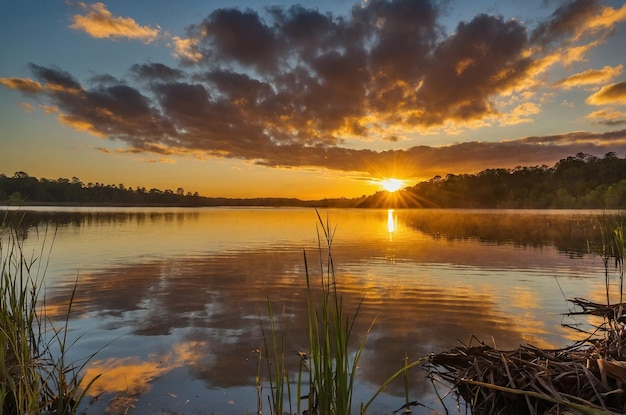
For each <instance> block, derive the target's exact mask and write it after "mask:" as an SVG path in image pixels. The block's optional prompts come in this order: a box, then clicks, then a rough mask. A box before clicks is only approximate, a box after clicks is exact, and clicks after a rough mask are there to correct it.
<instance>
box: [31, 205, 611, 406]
mask: <svg viewBox="0 0 626 415" xmlns="http://www.w3.org/2000/svg"><path fill="white" fill-rule="evenodd" d="M22 211H24V208H22ZM320 214H321V216H322V217H323V219H324V220H327V219H328V220H329V222H330V223H331V227H332V228H333V229H336V231H335V236H334V241H333V249H332V255H333V260H334V263H335V268H336V275H337V279H338V284H339V289H340V290H341V291H342V292H343V296H344V302H345V304H346V307H347V309H348V310H349V311H352V310H354V308H355V307H356V305H357V304H358V302H359V301H360V299H361V298H362V297H363V296H364V304H363V307H362V309H361V314H360V315H359V320H358V321H359V324H357V327H356V329H355V330H356V335H357V336H358V337H359V339H360V337H361V335H363V333H365V331H366V330H367V328H368V326H369V325H370V323H371V322H372V321H373V320H374V319H376V321H375V324H374V327H373V329H372V332H371V333H370V335H369V337H368V339H367V342H366V344H365V352H364V355H363V357H362V360H361V362H360V365H359V387H358V390H359V392H358V394H357V397H356V399H355V402H357V403H359V402H361V401H366V400H368V399H369V397H370V396H371V395H372V394H373V393H374V391H375V390H376V389H377V387H378V386H379V385H381V384H382V383H383V382H384V380H385V379H386V378H387V377H388V376H389V375H390V374H391V373H393V372H395V371H396V370H397V369H399V368H401V367H402V364H403V359H404V356H405V354H407V355H408V357H409V359H411V360H412V359H415V358H418V357H420V356H424V355H426V354H428V353H436V352H441V351H443V350H445V349H448V348H451V347H454V346H456V345H458V344H459V343H458V342H459V341H460V342H463V343H466V344H467V343H469V342H470V341H471V339H472V336H475V337H477V338H478V339H480V340H483V341H485V342H487V343H489V344H493V343H494V342H495V344H496V345H497V346H498V347H500V348H515V347H517V346H518V345H519V344H520V343H532V344H535V345H538V346H544V347H561V346H565V345H568V344H570V343H571V342H572V340H574V339H578V338H579V337H578V334H576V332H574V331H573V330H571V329H568V328H565V327H563V326H562V323H569V324H576V323H581V322H582V321H581V320H573V319H571V318H565V317H563V316H562V314H563V313H566V312H567V311H568V308H569V305H568V303H567V302H566V301H565V297H569V298H571V297H585V298H588V299H592V300H598V301H602V300H603V299H604V298H605V297H606V294H605V290H604V269H603V264H602V261H601V259H600V258H599V257H598V256H595V255H590V254H587V253H586V252H587V240H588V239H592V238H597V237H598V236H599V234H600V231H599V228H598V222H597V220H598V218H599V216H598V215H600V214H599V213H597V212H595V213H594V212H580V211H578V212H572V211H558V212H555V211H548V212H537V211H522V212H516V211H498V212H489V211H446V210H396V211H387V210H322V211H320ZM25 224H26V225H25V226H26V227H27V230H26V231H25V232H24V236H26V248H27V250H32V251H33V252H34V253H35V254H38V253H39V252H40V249H41V246H42V244H44V245H46V246H50V245H51V246H52V250H51V253H50V262H49V265H48V269H47V271H46V273H45V282H46V310H47V312H48V313H49V314H50V315H51V316H57V317H60V316H62V315H63V313H64V312H65V308H66V306H67V301H68V299H69V296H70V293H71V290H72V288H73V285H74V282H76V281H77V284H78V289H77V294H76V299H75V302H74V308H73V313H72V318H71V321H70V328H71V331H70V334H71V336H73V337H72V338H73V339H77V341H76V343H75V345H74V346H73V347H72V349H71V350H70V357H71V358H73V359H80V358H82V357H85V356H88V355H90V354H91V353H93V352H95V351H97V350H99V349H102V350H100V351H99V352H98V353H97V355H96V357H95V358H94V360H93V361H92V362H91V364H90V365H89V367H88V371H87V377H91V376H94V375H95V374H98V373H102V374H103V376H102V378H101V379H100V380H99V381H98V382H97V383H96V384H95V387H94V389H93V390H92V392H94V393H96V394H99V395H100V396H99V399H98V400H96V401H95V402H93V403H92V405H91V407H90V409H89V412H88V413H93V414H99V413H105V412H107V413H114V414H116V413H120V414H122V413H129V414H145V413H167V414H172V413H175V414H182V413H184V414H195V413H203V414H246V413H254V412H255V411H256V408H257V403H256V389H255V376H256V375H257V367H258V357H257V354H256V353H255V350H257V349H259V348H260V347H261V345H262V342H263V340H262V335H261V329H260V325H261V321H264V322H265V323H267V316H268V311H267V298H268V297H269V298H270V300H271V301H272V304H273V308H274V313H275V314H277V320H278V321H279V323H280V326H281V327H282V328H284V329H285V336H286V344H287V349H288V350H293V351H294V353H293V355H291V354H289V355H288V359H292V360H293V362H292V364H293V365H294V367H296V365H297V362H298V356H297V355H296V353H295V351H298V350H303V351H305V350H306V348H307V340H306V336H307V334H306V321H307V320H306V319H307V316H306V298H305V268H304V259H303V253H304V252H305V253H306V255H307V259H308V262H309V268H310V271H311V273H312V275H313V276H314V277H315V276H318V275H319V272H320V270H319V259H320V256H319V252H318V250H317V246H318V238H317V229H318V221H317V216H316V213H315V211H314V210H313V209H282V208H281V209H247V208H246V209H238V208H223V209H222V208H207V209H182V208H180V209H179V208H173V209H156V208H151V209H147V208H132V209H121V208H120V209H113V208H111V209H102V208H101V209H87V208H66V209H63V210H60V209H52V208H40V209H37V210H36V211H33V212H31V211H29V212H27V213H26V219H25ZM335 227H336V228H335ZM53 238H54V242H53V243H51V241H52V239H53ZM46 257H47V255H46ZM612 282H613V283H615V281H614V280H612ZM262 375H263V376H264V375H265V372H263V373H262ZM410 381H411V384H410V388H411V391H410V392H411V399H414V400H418V401H419V402H420V403H422V404H424V405H426V407H417V408H415V409H414V410H413V413H419V414H431V413H434V411H435V410H436V411H442V410H443V409H442V405H441V403H440V401H439V400H438V399H437V397H436V396H435V395H434V393H433V389H432V385H431V383H430V382H429V381H427V380H425V379H424V374H423V373H422V372H420V371H415V372H414V373H413V374H412V376H411V379H410ZM441 391H443V393H445V392H446V391H447V390H446V389H445V387H442V388H441ZM263 393H264V395H267V394H268V390H267V388H265V389H264V391H263ZM403 393H404V389H403V386H402V384H401V383H398V384H392V385H391V386H390V387H389V389H388V390H387V393H386V394H383V395H381V396H380V397H379V398H378V400H377V401H376V403H375V404H374V405H373V406H372V409H371V411H370V413H374V414H376V413H393V411H394V410H396V409H398V408H399V407H401V406H402V404H403V402H404V401H403V399H404V398H403ZM264 400H265V398H264ZM446 402H447V405H449V411H450V413H457V411H458V409H457V408H456V407H455V405H456V404H455V401H454V400H453V399H452V398H449V399H446ZM355 407H357V408H358V405H355ZM429 408H430V409H429ZM264 410H265V411H266V413H267V412H268V411H267V408H265V409H264Z"/></svg>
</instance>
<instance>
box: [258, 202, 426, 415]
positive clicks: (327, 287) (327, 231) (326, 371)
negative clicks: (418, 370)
mask: <svg viewBox="0 0 626 415" xmlns="http://www.w3.org/2000/svg"><path fill="white" fill-rule="evenodd" d="M316 213H317V219H318V226H317V236H318V253H319V280H318V284H319V285H318V286H316V285H315V283H314V278H312V276H311V273H310V269H311V267H310V266H309V263H308V259H307V255H306V251H305V252H304V265H305V273H306V293H307V295H306V302H307V304H306V305H307V316H308V319H307V321H308V341H309V349H308V352H298V355H299V357H300V362H299V365H298V372H297V375H296V380H295V388H296V392H295V394H294V393H292V390H291V384H292V379H290V375H289V371H288V370H287V368H286V364H285V341H284V336H283V333H282V331H280V332H279V330H278V328H277V327H276V325H275V315H274V312H273V310H272V303H271V301H270V299H269V298H268V301H267V304H268V312H269V324H270V328H269V331H266V330H265V328H264V327H263V324H261V330H262V334H263V342H264V356H265V359H266V366H267V376H268V379H269V387H270V395H269V397H268V400H269V405H270V411H271V413H272V414H274V415H283V414H284V413H285V412H288V413H290V414H292V413H294V412H293V407H294V406H295V407H296V412H295V413H297V414H301V413H303V412H304V410H303V408H302V407H301V406H302V402H303V401H304V402H306V408H305V411H306V413H308V414H316V415H347V414H350V413H352V409H353V402H352V401H353V398H354V395H355V383H356V377H357V368H358V363H359V360H360V358H361V355H362V353H363V350H364V348H365V343H366V341H367V338H368V335H369V333H370V331H371V330H372V327H373V326H374V323H375V321H372V322H371V323H370V325H369V327H368V329H367V331H366V332H365V333H364V334H363V335H362V337H361V338H360V339H357V341H354V339H353V338H354V335H355V333H354V329H355V324H356V322H357V320H358V317H359V312H360V310H361V307H362V305H363V300H364V297H363V298H361V300H360V301H359V303H358V304H357V306H356V308H355V310H353V311H352V312H349V311H347V310H346V307H345V305H344V303H343V297H342V294H341V293H340V291H339V290H338V282H337V279H336V275H335V267H334V263H333V258H332V254H331V251H332V244H333V238H334V235H335V230H336V228H333V227H331V225H330V222H329V221H328V219H327V220H326V221H324V220H323V219H322V217H321V216H320V214H319V212H317V210H316ZM355 343H356V346H353V345H354V344H355ZM260 353H261V352H260ZM260 356H261V355H260ZM423 361H424V360H421V359H420V360H417V361H414V362H411V363H409V361H408V358H405V361H404V366H403V367H402V368H400V369H399V370H398V371H397V372H395V373H394V374H392V375H391V376H390V377H389V378H388V379H387V380H386V381H385V382H384V383H383V385H381V386H380V387H379V388H378V390H377V391H376V392H375V393H374V394H373V396H372V397H371V399H369V400H368V401H367V402H364V403H363V402H362V403H360V405H359V411H360V413H361V414H365V413H366V412H367V410H368V408H369V406H370V405H371V404H372V402H373V401H374V400H375V399H376V398H377V397H378V396H379V395H380V394H381V393H382V392H383V391H384V389H385V388H386V387H387V386H388V385H389V384H390V383H391V382H392V381H393V380H394V379H396V378H397V377H400V376H403V377H404V380H405V401H406V406H407V408H408V404H409V390H408V371H409V369H411V368H413V367H415V366H418V365H420V364H421V363H423ZM260 370H261V366H260V365H259V371H260ZM259 379H260V374H259V375H258V376H257V388H259V387H260V383H259V382H260V380H259ZM305 389H307V390H305ZM260 396H261V394H260V393H259V400H260V399H261V398H260ZM294 400H295V401H296V402H294ZM261 407H262V402H259V413H260V412H261ZM285 407H288V410H287V411H285V409H286V408H285Z"/></svg>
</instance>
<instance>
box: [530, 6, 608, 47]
mask: <svg viewBox="0 0 626 415" xmlns="http://www.w3.org/2000/svg"><path fill="white" fill-rule="evenodd" d="M598 10H599V4H598V2H597V1H594V0H576V1H570V2H566V3H564V4H563V5H562V6H560V7H559V8H557V9H556V10H555V11H554V13H552V16H550V19H549V20H547V21H545V22H542V23H540V24H539V25H538V26H537V28H536V29H535V30H534V31H533V34H532V40H533V42H534V43H537V44H539V45H549V44H552V43H555V42H557V41H559V40H560V39H562V38H563V37H564V36H571V35H575V34H576V33H577V32H579V31H580V30H581V28H583V27H584V26H585V25H584V22H585V21H586V19H588V18H589V16H590V15H593V14H597V12H598Z"/></svg>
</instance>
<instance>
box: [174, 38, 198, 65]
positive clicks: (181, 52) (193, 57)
mask: <svg viewBox="0 0 626 415" xmlns="http://www.w3.org/2000/svg"><path fill="white" fill-rule="evenodd" d="M197 44H198V39H194V38H181V37H178V36H174V37H172V43H171V44H169V46H170V47H171V48H173V49H174V52H173V55H174V57H177V58H181V59H187V60H190V61H192V62H198V61H199V60H200V59H202V54H201V53H200V52H198V51H196V50H195V48H196V46H197Z"/></svg>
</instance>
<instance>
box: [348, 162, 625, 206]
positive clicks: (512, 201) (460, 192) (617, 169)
mask: <svg viewBox="0 0 626 415" xmlns="http://www.w3.org/2000/svg"><path fill="white" fill-rule="evenodd" d="M396 193H397V194H396ZM396 193H393V194H388V193H386V192H378V193H376V194H374V195H372V196H369V197H364V198H362V199H361V200H360V201H359V203H357V206H361V207H427V208H433V207H441V208H481V209H495V208H497V209H563V208H568V209H624V208H626V158H619V157H618V156H617V155H616V153H614V152H611V153H607V154H606V155H605V156H604V157H596V156H592V155H589V154H584V153H578V154H576V155H575V156H569V157H567V158H565V159H562V160H560V161H559V162H557V163H556V164H555V165H554V166H553V167H548V166H546V165H542V166H531V167H522V166H518V167H515V168H513V169H486V170H483V171H481V172H479V173H477V174H459V175H455V174H448V175H447V176H445V177H441V176H435V177H433V178H432V179H430V180H428V181H425V182H421V183H418V184H416V185H415V186H412V187H409V188H405V189H404V190H402V191H399V192H396Z"/></svg>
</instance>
